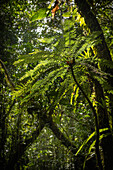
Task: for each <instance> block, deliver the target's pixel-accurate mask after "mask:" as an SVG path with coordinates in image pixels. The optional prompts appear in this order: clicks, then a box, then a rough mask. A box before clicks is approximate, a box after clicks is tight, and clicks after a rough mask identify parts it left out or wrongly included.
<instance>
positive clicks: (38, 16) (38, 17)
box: [31, 8, 47, 22]
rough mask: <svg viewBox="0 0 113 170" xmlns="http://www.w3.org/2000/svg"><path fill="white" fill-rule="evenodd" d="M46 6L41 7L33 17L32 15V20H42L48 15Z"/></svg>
mask: <svg viewBox="0 0 113 170" xmlns="http://www.w3.org/2000/svg"><path fill="white" fill-rule="evenodd" d="M46 11H47V9H46V8H42V9H39V10H38V11H37V12H36V13H35V14H34V15H33V16H32V17H31V22H33V21H36V20H41V19H43V18H45V17H46Z"/></svg>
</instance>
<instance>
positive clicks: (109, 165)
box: [75, 0, 113, 170]
mask: <svg viewBox="0 0 113 170" xmlns="http://www.w3.org/2000/svg"><path fill="white" fill-rule="evenodd" d="M75 3H76V4H77V6H78V9H79V12H80V14H81V15H82V16H83V17H84V19H85V22H86V24H87V26H88V27H89V29H90V31H91V33H93V32H95V31H99V32H101V34H100V36H99V38H100V39H101V41H100V43H99V44H98V45H96V46H95V49H96V54H97V57H98V58H99V59H101V60H102V59H103V60H108V61H112V59H111V55H110V51H109V49H108V46H107V44H106V42H105V38H104V35H103V31H102V29H101V27H100V24H99V22H98V20H97V18H96V16H95V15H94V13H93V12H92V11H91V7H90V5H89V4H88V1H86V0H75ZM100 67H101V70H102V71H105V72H107V73H110V74H111V75H113V71H112V70H111V69H110V68H107V67H103V66H102V65H101V64H100ZM94 83H95V93H96V101H97V103H98V104H97V115H98V121H99V128H100V129H101V128H109V129H110V126H109V117H108V113H107V109H106V106H105V105H104V106H103V101H105V96H104V89H103V87H102V86H101V85H100V83H99V82H98V81H94ZM108 84H109V85H110V86H111V87H113V78H111V77H110V76H108ZM108 97H109V101H110V107H111V108H113V95H110V96H108ZM111 110H112V109H111ZM111 113H112V111H111ZM112 117H113V115H112ZM109 132H110V131H109ZM101 146H102V149H103V155H104V165H103V169H105V170H108V169H109V170H112V169H113V139H112V134H110V135H108V136H106V137H105V138H103V139H102V142H101Z"/></svg>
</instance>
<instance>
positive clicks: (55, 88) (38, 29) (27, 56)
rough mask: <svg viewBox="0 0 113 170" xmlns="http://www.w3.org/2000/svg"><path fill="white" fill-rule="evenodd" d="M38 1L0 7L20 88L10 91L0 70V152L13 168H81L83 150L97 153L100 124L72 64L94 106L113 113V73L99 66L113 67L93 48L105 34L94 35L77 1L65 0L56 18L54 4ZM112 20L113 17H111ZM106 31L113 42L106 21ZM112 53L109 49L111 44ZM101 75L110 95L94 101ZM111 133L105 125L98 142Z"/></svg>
mask: <svg viewBox="0 0 113 170" xmlns="http://www.w3.org/2000/svg"><path fill="white" fill-rule="evenodd" d="M38 2H40V3H38V4H37V3H33V2H31V1H29V2H26V1H25V4H24V3H23V2H20V3H19V2H18V3H17V2H16V1H13V2H11V4H9V3H8V4H7V5H3V7H4V8H3V12H1V16H2V17H1V18H2V23H4V24H3V25H5V27H4V28H5V31H4V32H3V37H6V40H5V41H3V46H4V49H3V50H2V53H1V54H0V55H1V56H2V58H1V59H4V60H3V61H5V63H4V64H5V65H6V67H8V71H9V74H10V75H11V79H12V81H14V83H15V90H14V91H11V90H10V89H9V87H7V84H6V82H5V78H4V75H3V74H1V73H0V76H1V80H0V81H1V84H0V112H1V115H0V123H1V124H0V139H1V141H2V142H1V143H2V145H1V146H2V147H1V146H0V151H1V156H2V159H3V160H4V162H3V164H1V165H2V167H5V168H7V167H11V166H12V167H11V169H14V168H17V166H18V167H20V169H22V168H25V169H47V168H48V169H55V168H57V169H58V168H59V169H74V168H75V167H76V162H78V164H79V165H81V166H82V163H83V158H81V157H84V155H85V156H86V159H87V158H91V157H92V153H93V154H94V155H95V150H93V148H94V147H95V139H94V137H95V132H94V128H95V125H94V117H93V114H92V110H91V108H90V106H89V103H88V102H87V101H86V99H85V98H84V95H83V94H82V93H81V91H80V89H79V88H78V87H77V85H76V84H75V82H74V80H73V77H72V73H71V69H70V65H72V66H73V71H74V75H75V77H76V79H77V81H78V83H79V84H80V86H81V87H82V89H83V90H84V91H85V93H86V95H87V96H88V98H89V99H90V101H91V102H92V104H93V106H94V107H95V108H96V106H97V104H98V105H99V106H100V105H101V106H102V107H103V108H104V107H106V105H107V111H108V112H110V109H111V108H110V103H109V95H108V94H113V89H112V87H111V86H110V85H109V83H108V77H111V78H112V73H110V72H109V73H106V72H104V71H102V70H101V66H102V67H106V68H110V69H112V68H113V64H112V62H109V61H108V60H105V59H98V58H97V54H96V50H95V49H94V46H98V44H100V43H101V41H100V39H101V32H99V31H96V32H93V33H92V34H90V32H89V30H88V28H87V25H86V24H85V22H84V18H83V17H81V16H80V14H78V12H77V7H76V5H75V3H74V2H73V1H70V4H68V3H66V2H67V1H66V2H64V3H61V2H60V8H59V11H57V13H56V14H55V17H54V20H52V18H51V9H52V8H53V3H54V1H53V0H52V1H51V2H50V1H45V0H44V1H38ZM95 3H96V1H95ZM48 5H49V6H48ZM104 5H105V4H104ZM92 8H93V7H92ZM95 10H98V12H99V9H97V8H95ZM102 11H103V10H101V12H99V14H100V16H101V17H100V18H98V19H99V20H100V23H104V22H107V21H108V19H106V20H105V21H104V20H103V19H101V18H102V17H103V16H104V15H105V14H106V15H107V16H108V15H109V11H108V12H105V14H103V13H102ZM98 12H97V15H98ZM9 14H10V15H9ZM4 15H5V16H6V20H3V18H4V17H3V16H4ZM9 16H10V19H11V21H12V22H11V23H10V26H8V25H9V19H8V18H9ZM97 17H98V16H97ZM111 19H112V15H110V18H109V21H111ZM7 20H8V23H7ZM3 21H4V22H3ZM102 27H103V26H102ZM110 27H111V25H110ZM103 30H104V35H105V38H106V40H107V44H108V45H109V47H111V46H112V40H111V39H109V37H110V36H111V35H110V34H111V31H112V29H111V28H108V25H106V27H104V28H103ZM85 31H86V33H85ZM13 33H14V34H13ZM1 35H2V34H1ZM7 36H8V39H7ZM3 37H2V40H3ZM15 43H17V44H15ZM110 52H111V54H112V48H111V51H110ZM12 63H13V64H12ZM96 80H97V81H98V82H99V83H100V85H101V86H102V88H103V90H104V93H105V97H106V99H105V101H104V100H102V102H101V103H99V102H97V101H96V100H97V99H96V96H95V90H94V84H95V81H96ZM110 116H111V115H110ZM111 117H112V116H111ZM52 121H53V122H52ZM52 123H53V124H52ZM110 123H111V119H110ZM55 128H56V129H57V131H55V130H56V129H55ZM111 128H112V123H111ZM50 129H51V130H52V131H51V130H50ZM107 130H108V129H107V128H104V129H100V138H99V139H100V141H101V140H103V138H105V137H107V134H106V135H105V134H104V132H106V131H107ZM57 133H59V136H58V135H56V134H57ZM55 135H56V136H55ZM58 139H59V140H58ZM64 140H66V142H64ZM62 143H63V145H62ZM67 144H69V145H67ZM64 145H65V146H66V147H65V146H64ZM78 148H79V149H78ZM18 151H19V152H18ZM71 151H72V152H73V153H74V154H75V153H76V157H74V156H73V154H72V152H71ZM17 155H18V156H17ZM2 159H1V160H0V163H1V161H2ZM13 162H14V163H13ZM77 168H78V169H81V167H80V166H79V167H77Z"/></svg>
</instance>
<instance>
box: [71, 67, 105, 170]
mask: <svg viewBox="0 0 113 170" xmlns="http://www.w3.org/2000/svg"><path fill="white" fill-rule="evenodd" d="M70 69H71V73H72V77H73V79H74V81H75V83H76V84H77V86H78V87H79V89H80V90H81V92H82V93H83V95H84V97H85V98H86V100H87V101H88V103H89V105H90V107H91V109H92V112H93V114H94V118H95V125H96V154H97V161H98V166H99V169H100V170H102V169H103V167H102V163H101V157H100V151H99V124H98V117H97V114H96V111H95V108H94V107H93V105H92V102H91V101H90V99H89V98H88V96H87V95H86V93H85V91H84V90H83V89H82V87H81V85H80V84H79V83H78V81H77V79H76V78H75V75H74V71H73V66H72V64H70Z"/></svg>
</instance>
